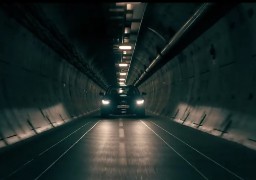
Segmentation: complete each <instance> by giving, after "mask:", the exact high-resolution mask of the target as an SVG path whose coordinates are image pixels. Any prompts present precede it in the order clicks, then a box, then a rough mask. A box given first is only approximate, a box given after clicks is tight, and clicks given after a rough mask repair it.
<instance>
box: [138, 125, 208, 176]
mask: <svg viewBox="0 0 256 180" xmlns="http://www.w3.org/2000/svg"><path fill="white" fill-rule="evenodd" d="M140 122H141V123H142V124H144V125H145V126H146V127H147V128H148V129H149V130H151V131H152V132H153V133H154V134H155V135H156V136H157V137H158V138H159V139H161V140H162V141H163V142H164V143H165V144H166V145H167V146H168V147H169V148H171V149H172V150H173V151H174V152H175V153H176V154H177V155H178V156H180V157H181V158H182V159H183V160H184V161H185V162H186V163H188V164H189V165H190V166H191V167H192V168H193V169H194V170H195V171H196V172H197V173H198V174H199V175H200V176H201V177H202V178H203V179H207V180H208V178H207V177H206V176H205V175H204V174H203V173H202V172H201V171H200V170H199V169H197V168H196V167H195V166H194V165H193V164H191V163H190V162H189V161H188V160H187V159H186V158H185V157H183V156H182V155H181V154H180V153H179V152H178V151H176V150H175V149H174V148H173V147H172V146H171V145H170V144H168V143H167V142H166V141H165V140H164V139H163V138H162V137H161V136H160V135H159V134H157V133H156V132H155V131H154V130H153V129H151V128H150V127H149V126H148V125H147V124H146V123H144V122H143V121H142V120H140Z"/></svg>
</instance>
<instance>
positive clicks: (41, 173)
mask: <svg viewBox="0 0 256 180" xmlns="http://www.w3.org/2000/svg"><path fill="white" fill-rule="evenodd" d="M99 122H100V120H99V121H98V122H97V123H95V124H94V125H93V126H92V127H91V128H90V129H89V130H87V131H86V132H85V133H84V134H83V135H82V136H81V137H80V138H79V139H78V140H77V141H76V142H75V143H74V144H72V145H71V146H70V147H69V148H68V149H67V150H66V151H65V152H63V153H62V154H61V155H60V156H59V157H58V158H57V159H56V160H55V161H54V162H53V163H52V164H50V166H48V167H47V168H46V169H45V170H44V171H43V172H42V173H41V174H39V175H38V176H37V177H36V178H35V180H37V179H39V178H40V177H41V176H42V175H43V174H44V173H46V172H47V171H48V170H49V169H50V168H51V167H52V166H54V165H55V164H56V163H57V162H58V161H59V160H60V159H61V158H62V157H63V156H64V155H65V154H67V152H68V151H69V150H70V149H72V148H73V147H74V146H75V145H76V144H77V143H78V142H79V141H80V140H81V139H82V138H83V137H84V136H85V135H86V134H87V133H88V132H90V131H91V130H92V129H93V128H94V127H95V126H96V125H97V124H98V123H99Z"/></svg>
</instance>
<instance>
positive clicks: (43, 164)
mask: <svg viewBox="0 0 256 180" xmlns="http://www.w3.org/2000/svg"><path fill="white" fill-rule="evenodd" d="M255 170H256V151H253V150H251V149H248V148H246V147H243V146H241V145H239V144H237V143H234V142H229V141H227V140H224V139H221V138H218V137H215V136H213V135H210V134H207V133H204V132H201V131H197V130H195V129H193V128H190V127H187V126H183V125H181V124H178V123H176V122H173V121H171V120H166V119H160V118H156V117H153V116H148V117H146V118H143V119H137V118H132V117H113V118H108V119H102V118H100V117H99V116H97V115H95V116H91V117H84V118H80V119H78V120H76V121H74V122H71V123H69V124H66V125H64V126H62V127H58V128H57V129H56V130H54V131H50V132H46V133H43V134H41V135H39V136H38V137H35V138H32V139H29V140H27V141H24V142H22V143H18V144H17V145H15V146H13V147H11V148H10V149H8V150H5V151H4V152H1V154H0V179H17V180H21V179H24V180H30V179H42V180H86V179H91V180H95V179H96V180H97V179H110V180H113V179H118V180H120V179H127V180H130V179H132V180H134V179H140V180H142V179H150V180H151V179H154V180H155V179H157V180H158V179H159V180H164V179H166V180H167V179H168V180H183V179H184V180H200V179H216V180H222V179H223V180H229V179H232V180H235V179H251V180H255V179H256V172H254V171H255Z"/></svg>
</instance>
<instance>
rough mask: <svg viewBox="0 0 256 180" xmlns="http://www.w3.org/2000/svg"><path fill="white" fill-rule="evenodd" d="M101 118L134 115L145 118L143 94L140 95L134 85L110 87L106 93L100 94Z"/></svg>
mask: <svg viewBox="0 0 256 180" xmlns="http://www.w3.org/2000/svg"><path fill="white" fill-rule="evenodd" d="M99 95H101V96H102V98H101V106H100V107H101V108H100V109H101V116H102V117H108V116H109V115H136V116H137V117H144V116H145V100H144V97H143V96H144V95H146V93H145V92H142V93H140V91H139V89H138V88H137V87H136V86H134V85H127V86H110V87H109V88H107V90H106V92H105V93H103V92H100V93H99Z"/></svg>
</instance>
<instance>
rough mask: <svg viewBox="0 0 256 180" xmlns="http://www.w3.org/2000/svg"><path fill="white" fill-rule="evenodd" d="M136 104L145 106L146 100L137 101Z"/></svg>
mask: <svg viewBox="0 0 256 180" xmlns="http://www.w3.org/2000/svg"><path fill="white" fill-rule="evenodd" d="M136 104H137V105H142V104H144V99H138V100H136Z"/></svg>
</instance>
